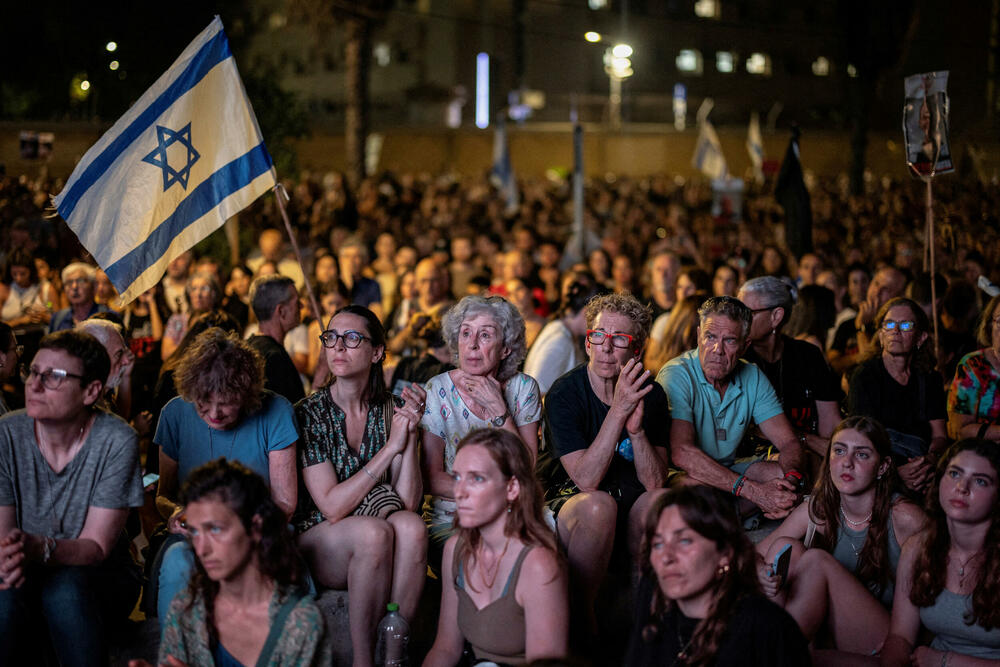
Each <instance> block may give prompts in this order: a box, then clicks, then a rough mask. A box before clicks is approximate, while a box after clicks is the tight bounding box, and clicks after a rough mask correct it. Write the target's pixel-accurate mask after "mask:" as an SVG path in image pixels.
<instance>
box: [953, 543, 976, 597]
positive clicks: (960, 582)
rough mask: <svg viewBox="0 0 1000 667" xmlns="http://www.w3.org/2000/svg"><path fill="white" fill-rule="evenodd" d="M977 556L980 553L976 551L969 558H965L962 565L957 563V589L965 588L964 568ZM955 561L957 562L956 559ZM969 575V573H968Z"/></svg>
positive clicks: (960, 562)
mask: <svg viewBox="0 0 1000 667" xmlns="http://www.w3.org/2000/svg"><path fill="white" fill-rule="evenodd" d="M979 554H980V552H979V551H976V552H974V553H973V554H972V555H971V556H969V557H968V558H966V559H965V562H964V563H963V562H962V561H959V562H958V568H957V569H958V586H959V588H964V587H965V566H966V565H968V564H969V563H971V562H972V561H973V560H974V559H975V558H976V557H977V556H979ZM955 560H958V559H957V558H956V559H955ZM970 574H971V572H970Z"/></svg>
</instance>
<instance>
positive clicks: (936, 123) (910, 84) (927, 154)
mask: <svg viewBox="0 0 1000 667" xmlns="http://www.w3.org/2000/svg"><path fill="white" fill-rule="evenodd" d="M947 88H948V71H947V70H945V71H941V72H927V73H925V74H914V75H913V76H908V77H906V79H905V81H904V90H905V93H906V103H905V104H904V106H903V137H904V139H905V141H906V163H907V165H909V167H910V169H911V170H912V172H913V174H914V176H917V177H920V176H935V175H937V174H946V173H948V172H951V171H954V167H953V166H952V163H951V146H950V144H949V143H948V92H947Z"/></svg>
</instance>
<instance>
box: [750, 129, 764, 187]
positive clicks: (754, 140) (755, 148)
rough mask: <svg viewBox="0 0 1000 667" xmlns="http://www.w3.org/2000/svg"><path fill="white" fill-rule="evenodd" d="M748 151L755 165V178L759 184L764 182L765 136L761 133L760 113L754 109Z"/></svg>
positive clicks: (751, 161)
mask: <svg viewBox="0 0 1000 667" xmlns="http://www.w3.org/2000/svg"><path fill="white" fill-rule="evenodd" d="M747 153H749V154H750V163H751V164H752V165H753V178H754V180H755V181H757V183H758V184H760V183H763V182H764V138H763V137H762V136H761V134H760V115H759V114H758V113H757V112H756V111H754V112H753V113H752V114H750V127H748V128H747Z"/></svg>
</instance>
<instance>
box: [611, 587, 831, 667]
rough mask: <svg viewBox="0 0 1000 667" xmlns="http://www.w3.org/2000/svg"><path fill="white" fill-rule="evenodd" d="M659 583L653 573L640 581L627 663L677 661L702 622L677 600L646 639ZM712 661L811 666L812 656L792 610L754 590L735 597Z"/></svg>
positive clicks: (640, 666)
mask: <svg viewBox="0 0 1000 667" xmlns="http://www.w3.org/2000/svg"><path fill="white" fill-rule="evenodd" d="M656 585H657V583H656V580H655V578H654V577H652V576H649V575H647V576H645V577H643V579H642V581H641V582H640V583H639V591H638V594H637V596H636V613H635V617H634V621H635V622H634V624H633V626H632V632H631V634H630V636H629V643H628V652H627V653H626V655H625V662H624V664H625V665H627V667H662V666H663V665H673V664H676V662H677V654H678V653H680V651H681V648H682V647H683V646H684V645H686V644H687V643H688V641H689V640H690V639H691V636H692V634H693V633H694V629H695V626H697V625H698V619H695V618H688V617H687V616H684V615H683V614H682V613H680V611H679V610H678V609H677V607H676V606H675V607H674V608H673V609H672V610H670V611H669V612H668V613H667V614H666V615H665V618H664V619H663V622H662V623H661V624H660V627H659V629H658V632H657V633H656V636H655V637H654V638H653V641H650V642H647V641H645V640H644V639H643V638H642V630H643V628H644V627H645V626H646V625H648V624H649V622H650V613H649V605H650V601H651V600H652V597H653V590H654V586H656ZM681 642H684V643H683V644H681ZM711 664H713V665H717V666H718V667H728V666H729V665H732V666H733V667H752V666H753V665H760V666H761V667H772V666H773V667H782V666H783V665H789V667H808V666H809V665H811V664H812V658H811V656H810V654H809V646H808V644H807V643H806V639H805V637H804V636H802V631H801V630H799V626H798V625H797V624H796V623H795V620H794V619H793V618H792V617H791V616H790V615H789V614H788V612H786V611H785V610H784V609H782V608H781V607H779V606H778V605H776V604H774V603H773V602H771V601H770V600H768V599H767V598H765V597H764V596H762V595H760V594H751V595H748V596H746V597H744V598H743V599H742V600H740V601H739V602H737V603H736V609H735V611H734V612H733V615H732V617H731V618H730V620H729V627H728V628H727V629H726V632H725V634H724V635H723V636H722V640H721V641H720V643H719V650H718V653H716V655H715V660H714V661H713V662H712V663H711Z"/></svg>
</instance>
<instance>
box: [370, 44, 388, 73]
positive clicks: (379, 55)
mask: <svg viewBox="0 0 1000 667" xmlns="http://www.w3.org/2000/svg"><path fill="white" fill-rule="evenodd" d="M372 55H373V56H374V57H375V64H376V65H378V66H379V67H385V66H386V65H388V64H389V63H390V62H391V60H392V49H390V48H389V45H388V44H386V43H385V42H376V43H375V46H373V47H372Z"/></svg>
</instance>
